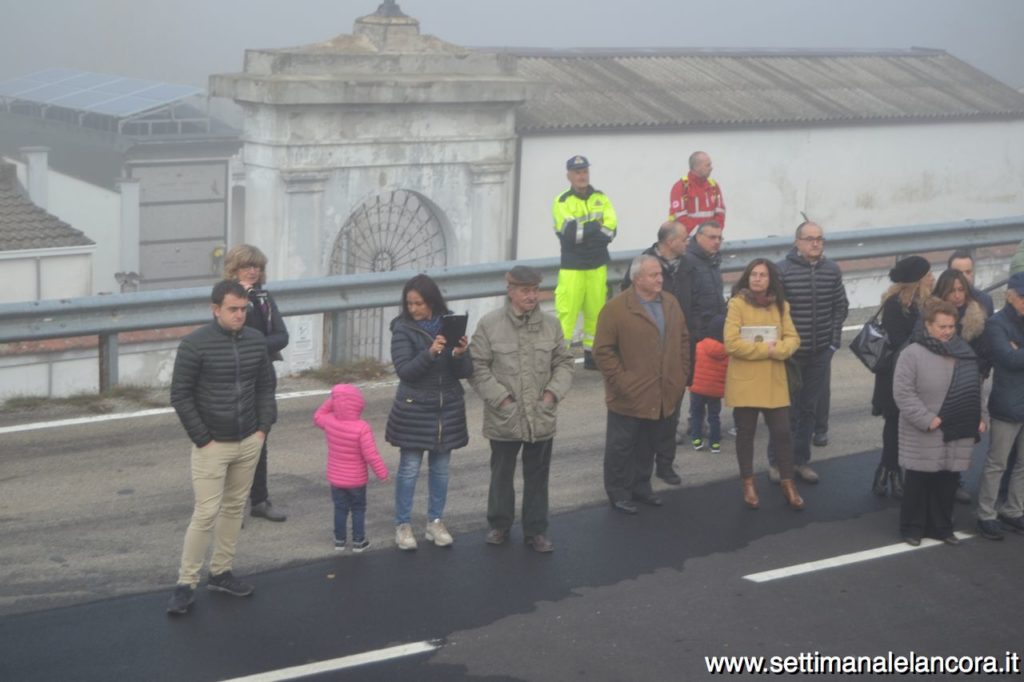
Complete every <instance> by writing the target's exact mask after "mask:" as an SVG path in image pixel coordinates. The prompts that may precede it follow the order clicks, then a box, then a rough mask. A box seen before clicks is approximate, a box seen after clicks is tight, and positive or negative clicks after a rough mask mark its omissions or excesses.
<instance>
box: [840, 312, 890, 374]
mask: <svg viewBox="0 0 1024 682" xmlns="http://www.w3.org/2000/svg"><path fill="white" fill-rule="evenodd" d="M881 313H882V308H879V309H878V310H877V311H876V312H875V314H874V315H872V316H871V319H870V320H868V321H867V322H865V323H864V326H863V327H861V329H860V331H859V332H858V333H857V336H856V337H854V339H853V341H851V342H850V350H851V351H853V354H854V355H856V356H857V359H858V360H860V361H861V362H863V363H864V366H865V367H867V368H868V371H869V372H871V373H872V374H878V373H879V372H881V371H884V370H885V369H887V368H888V367H889V363H890V361H891V360H892V354H893V348H892V343H890V341H889V335H888V334H887V333H886V332H885V329H884V328H883V327H882V325H880V324H879V323H878V316H879V315H880V314H881Z"/></svg>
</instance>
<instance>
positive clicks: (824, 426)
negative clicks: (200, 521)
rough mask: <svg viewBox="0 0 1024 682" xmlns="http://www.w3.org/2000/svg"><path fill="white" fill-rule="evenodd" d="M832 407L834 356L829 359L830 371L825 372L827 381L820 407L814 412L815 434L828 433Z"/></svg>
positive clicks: (822, 389) (820, 399)
mask: <svg viewBox="0 0 1024 682" xmlns="http://www.w3.org/2000/svg"><path fill="white" fill-rule="evenodd" d="M831 407H832V358H831V357H830V358H829V359H828V371H827V372H825V383H824V385H823V386H822V387H821V395H820V396H819V397H818V408H817V410H816V411H815V413H814V435H815V436H818V435H824V434H826V433H828V412H829V410H830V409H831Z"/></svg>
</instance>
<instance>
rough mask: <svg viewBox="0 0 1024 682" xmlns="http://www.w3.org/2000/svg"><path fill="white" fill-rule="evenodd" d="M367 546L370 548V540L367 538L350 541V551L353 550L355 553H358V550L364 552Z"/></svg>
mask: <svg viewBox="0 0 1024 682" xmlns="http://www.w3.org/2000/svg"><path fill="white" fill-rule="evenodd" d="M369 548H370V540H369V538H363V539H362V540H353V541H352V551H353V552H355V553H356V554H359V553H360V552H365V551H366V550H368V549H369Z"/></svg>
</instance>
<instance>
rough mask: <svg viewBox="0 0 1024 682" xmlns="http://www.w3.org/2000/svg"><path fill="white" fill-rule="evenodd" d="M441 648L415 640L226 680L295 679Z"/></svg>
mask: <svg viewBox="0 0 1024 682" xmlns="http://www.w3.org/2000/svg"><path fill="white" fill-rule="evenodd" d="M440 648H441V643H440V642H439V641H436V640H433V641H426V642H413V643H412V644H400V645H398V646H393V647H388V648H387V649H377V650H376V651H367V652H365V653H361V654H353V655H351V656H343V657H341V658H332V659H331V660H329V661H319V662H317V663H308V664H306V665H297V666H294V667H292V668H282V669H280V670H270V671H268V672H265V673H257V674H256V675H248V676H246V677H235V678H233V679H230V680H225V681H224V682H281V681H282V680H295V679H298V678H300V677H307V676H309V675H320V674H323V673H329V672H335V671H337V670H345V669H347V668H355V667H356V666H359V665H366V664H367V663H380V662H381V661H390V660H393V659H396V658H404V657H405V656H415V655H416V654H426V653H430V652H431V651H435V650H437V649H440Z"/></svg>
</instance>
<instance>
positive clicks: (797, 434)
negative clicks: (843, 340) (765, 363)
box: [768, 349, 832, 466]
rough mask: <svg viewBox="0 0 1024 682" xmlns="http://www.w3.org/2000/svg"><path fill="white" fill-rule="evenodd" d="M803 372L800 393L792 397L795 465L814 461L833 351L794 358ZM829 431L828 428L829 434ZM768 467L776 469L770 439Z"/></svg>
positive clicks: (790, 397) (790, 415)
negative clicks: (813, 444) (814, 441)
mask: <svg viewBox="0 0 1024 682" xmlns="http://www.w3.org/2000/svg"><path fill="white" fill-rule="evenodd" d="M793 362H794V363H796V365H797V367H799V369H800V379H801V386H800V390H799V391H796V392H794V393H790V394H789V403H790V404H789V434H790V437H791V438H792V439H793V464H795V465H796V466H800V465H801V464H807V463H808V462H810V461H811V439H812V438H814V433H815V422H816V421H817V417H818V402H819V401H820V399H821V394H822V390H823V389H824V388H825V385H826V384H827V383H828V376H829V373H830V371H831V369H832V351H830V350H827V349H826V350H824V351H822V352H820V353H815V354H814V355H810V356H808V357H806V358H793ZM827 430H828V429H827V428H826V431H827ZM768 463H769V464H771V465H772V466H775V449H774V446H773V444H772V440H771V438H769V439H768Z"/></svg>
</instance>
